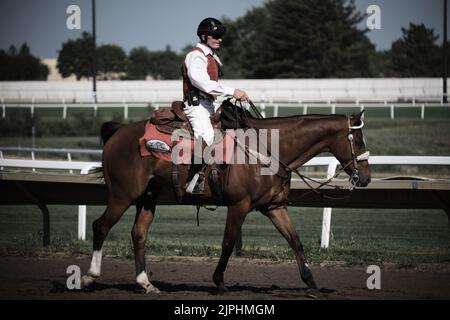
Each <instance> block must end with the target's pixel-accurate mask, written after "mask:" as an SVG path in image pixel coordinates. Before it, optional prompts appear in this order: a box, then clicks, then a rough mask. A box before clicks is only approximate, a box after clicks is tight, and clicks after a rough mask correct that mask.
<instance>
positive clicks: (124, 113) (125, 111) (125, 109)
mask: <svg viewBox="0 0 450 320" xmlns="http://www.w3.org/2000/svg"><path fill="white" fill-rule="evenodd" d="M122 103H123V118H124V119H125V120H127V119H128V105H127V101H126V100H125V99H123V100H122Z"/></svg>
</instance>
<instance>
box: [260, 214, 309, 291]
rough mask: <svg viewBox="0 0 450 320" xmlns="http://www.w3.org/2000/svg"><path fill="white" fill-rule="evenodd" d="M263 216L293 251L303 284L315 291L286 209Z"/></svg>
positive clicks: (298, 239)
mask: <svg viewBox="0 0 450 320" xmlns="http://www.w3.org/2000/svg"><path fill="white" fill-rule="evenodd" d="M265 215H266V216H267V217H269V219H270V221H272V223H273V224H274V226H275V227H276V228H277V230H278V231H279V232H280V233H281V234H282V235H283V236H284V237H285V239H286V240H287V242H288V243H289V246H290V247H291V248H292V250H293V251H294V254H295V259H296V260H297V264H298V268H299V271H300V276H301V278H302V280H303V282H305V283H306V284H307V285H308V287H309V288H310V289H317V285H316V282H315V281H314V278H313V275H312V272H311V270H310V268H309V266H308V263H307V261H306V256H305V252H304V250H303V245H302V243H301V242H300V238H299V237H298V234H297V231H295V228H294V225H293V223H292V221H291V217H289V213H288V210H287V208H278V209H274V210H271V211H269V212H267V213H265Z"/></svg>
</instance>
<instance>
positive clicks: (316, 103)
mask: <svg viewBox="0 0 450 320" xmlns="http://www.w3.org/2000/svg"><path fill="white" fill-rule="evenodd" d="M437 99H439V100H440V101H434V102H433V101H430V100H428V101H416V99H415V98H414V97H413V98H412V99H411V102H396V101H390V100H388V99H387V98H385V99H383V98H380V100H377V101H365V100H354V101H350V102H339V101H338V102H336V101H332V100H323V101H320V100H308V101H302V100H298V101H284V102H283V101H267V102H265V101H255V104H256V106H257V107H259V109H260V111H261V113H262V114H263V116H264V117H265V116H266V110H267V109H272V110H273V111H272V112H273V114H272V116H273V117H278V115H279V110H280V109H285V108H287V109H291V110H292V109H297V110H298V111H297V112H296V113H298V114H299V113H301V114H308V112H310V111H311V110H314V109H318V108H321V109H323V108H327V109H329V112H330V113H331V114H334V113H336V110H337V109H342V108H357V109H360V110H363V109H372V108H377V109H381V108H385V109H389V117H390V118H391V119H394V118H395V109H397V108H402V109H404V108H413V109H420V117H421V119H424V118H425V111H426V110H429V109H430V108H436V107H447V108H448V107H450V103H444V102H443V100H442V99H441V97H438V98H437ZM0 105H1V108H2V112H1V114H2V118H3V119H5V118H6V115H7V109H29V112H30V117H31V118H34V115H35V111H36V110H37V109H60V114H61V118H62V119H67V114H68V110H70V109H77V110H79V109H92V114H93V115H94V116H96V115H97V113H98V111H99V110H101V109H105V108H108V109H109V108H113V109H122V112H123V118H124V119H125V120H127V119H128V118H129V111H130V109H134V108H138V109H149V110H150V108H153V109H156V110H157V109H159V108H161V107H169V106H170V105H171V101H151V102H148V103H138V102H133V101H126V100H125V99H122V101H119V102H110V103H82V104H74V103H66V101H65V100H64V99H62V101H61V102H60V103H48V102H36V101H35V99H34V98H32V99H31V102H29V103H23V102H20V103H13V102H5V101H4V99H3V98H1V99H0ZM313 112H314V111H313Z"/></svg>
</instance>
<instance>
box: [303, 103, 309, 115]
mask: <svg viewBox="0 0 450 320" xmlns="http://www.w3.org/2000/svg"><path fill="white" fill-rule="evenodd" d="M307 113H308V105H307V104H304V105H303V114H307Z"/></svg>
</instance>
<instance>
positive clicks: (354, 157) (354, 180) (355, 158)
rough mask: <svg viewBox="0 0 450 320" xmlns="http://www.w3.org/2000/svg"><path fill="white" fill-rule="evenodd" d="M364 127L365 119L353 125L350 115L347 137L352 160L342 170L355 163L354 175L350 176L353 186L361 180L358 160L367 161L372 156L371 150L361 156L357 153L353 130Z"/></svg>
mask: <svg viewBox="0 0 450 320" xmlns="http://www.w3.org/2000/svg"><path fill="white" fill-rule="evenodd" d="M362 127H364V121H362V120H361V124H360V125H359V126H352V125H351V123H350V117H348V134H347V139H348V141H349V143H350V152H351V154H352V160H350V161H348V162H347V163H346V164H345V165H344V166H343V167H342V170H344V169H345V168H347V167H348V166H349V165H350V164H351V163H353V172H352V175H351V177H350V179H351V182H352V184H353V186H355V185H356V184H357V183H358V182H359V168H358V162H361V161H367V160H369V157H370V152H369V151H366V152H364V153H363V154H360V155H359V156H357V155H356V153H355V141H354V140H355V139H354V137H353V133H352V131H353V130H359V129H362Z"/></svg>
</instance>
